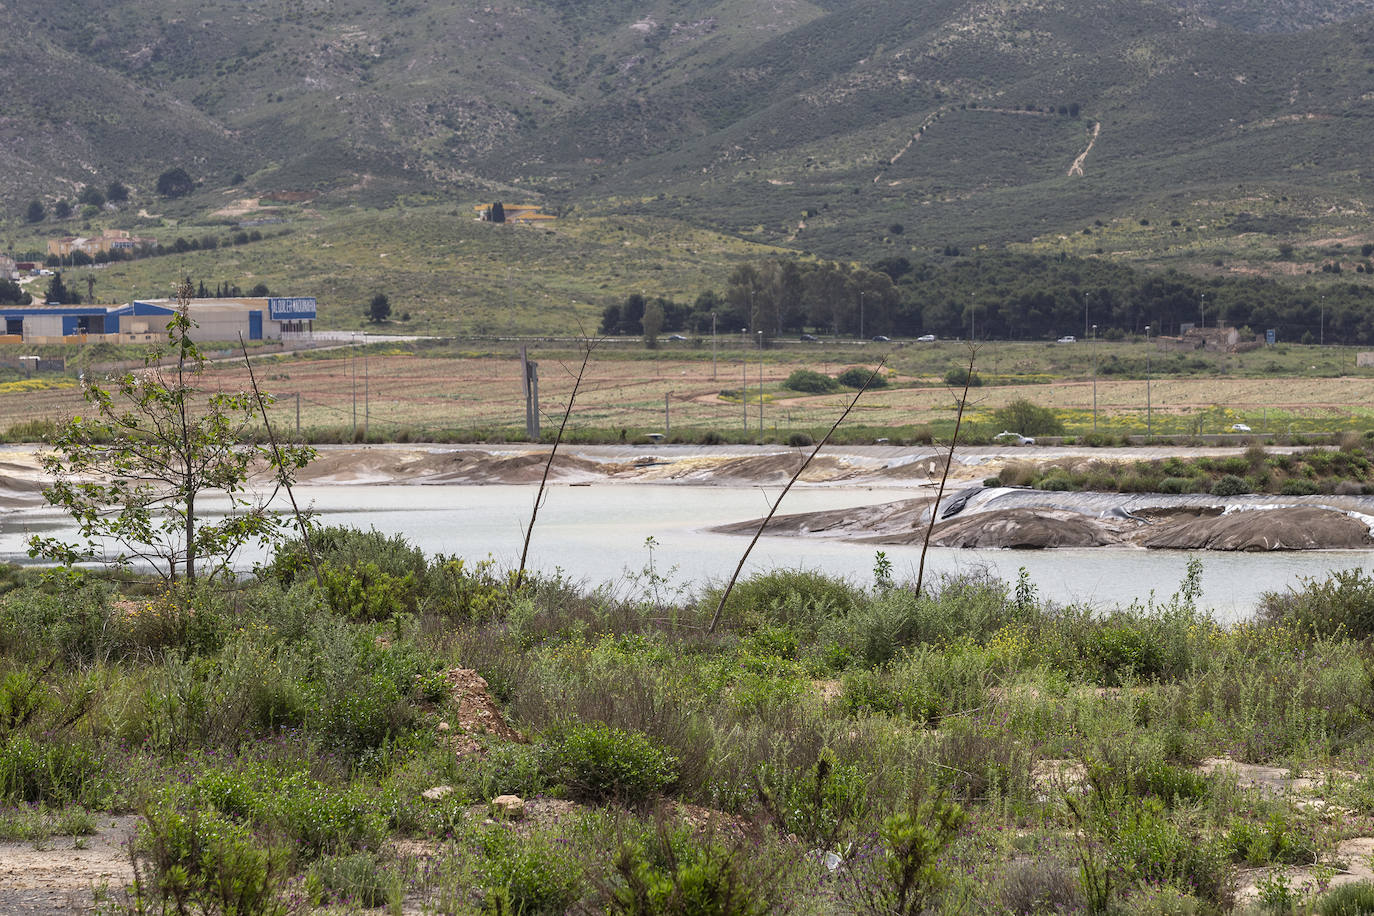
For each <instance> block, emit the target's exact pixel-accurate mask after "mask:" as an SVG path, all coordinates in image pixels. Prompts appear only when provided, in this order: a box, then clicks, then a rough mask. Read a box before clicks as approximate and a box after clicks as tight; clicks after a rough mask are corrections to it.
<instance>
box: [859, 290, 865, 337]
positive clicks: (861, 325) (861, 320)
mask: <svg viewBox="0 0 1374 916" xmlns="http://www.w3.org/2000/svg"><path fill="white" fill-rule="evenodd" d="M863 338H864V291H863V290H859V339H860V340H863Z"/></svg>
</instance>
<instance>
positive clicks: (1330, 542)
mask: <svg viewBox="0 0 1374 916" xmlns="http://www.w3.org/2000/svg"><path fill="white" fill-rule="evenodd" d="M1138 543H1139V544H1140V545H1141V546H1144V547H1152V548H1172V549H1179V550H1248V551H1257V550H1334V549H1343V548H1358V547H1369V546H1370V545H1371V544H1374V538H1371V537H1370V535H1369V528H1368V526H1366V525H1365V523H1364V522H1362V521H1360V520H1359V519H1355V518H1351V517H1350V516H1349V515H1346V514H1345V513H1344V512H1337V511H1335V510H1334V509H1318V508H1315V507H1310V508H1309V507H1299V508H1280V509H1254V510H1249V511H1244V512H1231V513H1229V514H1226V515H1219V516H1214V517H1211V518H1201V517H1194V518H1175V519H1173V520H1171V521H1168V522H1163V523H1161V524H1159V525H1156V526H1154V527H1152V528H1151V529H1149V531H1148V533H1146V534H1145V536H1144V537H1142V538H1140V539H1139V541H1138Z"/></svg>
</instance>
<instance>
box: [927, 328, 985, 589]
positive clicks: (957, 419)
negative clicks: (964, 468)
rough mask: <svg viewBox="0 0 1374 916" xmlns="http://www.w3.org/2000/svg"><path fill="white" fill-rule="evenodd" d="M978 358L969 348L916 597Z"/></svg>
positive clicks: (971, 345) (974, 351) (975, 352)
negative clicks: (974, 364)
mask: <svg viewBox="0 0 1374 916" xmlns="http://www.w3.org/2000/svg"><path fill="white" fill-rule="evenodd" d="M977 357H978V348H977V347H976V346H974V345H973V344H970V345H969V348H968V369H967V371H965V372H964V390H963V392H962V393H960V395H959V404H958V412H957V413H956V414H955V415H954V435H953V436H951V437H950V440H949V452H948V453H947V454H946V455H945V469H944V470H943V471H941V472H940V487H939V489H938V490H936V492H935V502H933V503H931V504H930V521H929V523H927V524H926V536H925V538H924V539H923V540H922V541H921V561H920V563H919V565H918V566H917V568H916V596H917V597H918V598H919V597H920V595H921V585H922V583H924V582H925V577H926V552H927V551H928V550H930V536H931V534H932V533H933V532H934V531H935V519H936V517H937V513H938V512H939V511H940V500H942V499H944V498H945V482H946V481H948V480H949V468H950V465H952V464H954V447H955V446H956V445H958V444H959V427H960V426H962V425H963V422H964V410H965V409H966V408H967V407H968V389H969V385H970V384H972V383H973V363H974V360H975V359H977Z"/></svg>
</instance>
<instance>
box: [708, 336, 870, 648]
mask: <svg viewBox="0 0 1374 916" xmlns="http://www.w3.org/2000/svg"><path fill="white" fill-rule="evenodd" d="M886 362H887V358H886V357H884V358H883V359H881V360H879V361H878V365H877V366H875V367H874V368H873V371H872V372H870V373H869V375H868V378H867V379H866V380H865V381H864V385H863V387H862V388H860V389H859V390H858V391H857V392H856V393H855V394H854V398H853V400H851V401H850V402H849V406H848V407H846V408H845V409H844V412H843V413H842V414H840V416H839V418H838V419H836V420H835V423H834V424H833V425H832V426H831V427H830V430H829V431H828V432H827V433H826V434H825V436H824V437H822V438H821V441H820V442H817V443H816V447H815V448H814V449H812V450H811V454H810V455H808V456H807V458H806V460H805V461H803V462H802V463H801V465H800V466H799V467H798V468H797V470H796V471H795V472H793V474H792V479H791V480H789V481H787V486H785V487H783V488H782V492H781V493H780V494H778V498H777V500H776V501H774V503H773V507H772V508H771V509H769V510H768V514H767V515H766V516H764V519H763V523H762V524H760V525H759V530H758V531H755V532H754V536H753V538H751V539H750V541H749V546H748V547H746V548H744V555H743V556H741V557H740V558H739V563H738V564H737V565H736V566H735V572H734V575H732V576H731V577H730V581H729V582H727V583H726V585H725V591H723V592H721V595H720V603H719V604H717V605H716V612H715V613H714V614H712V615H711V625H710V626H709V627H707V628H706V632H707V633H714V632H715V631H716V626H717V625H718V624H719V623H720V615H721V614H722V613H723V612H724V611H725V602H726V601H728V600H730V592H732V591H734V588H735V583H736V582H738V581H739V574H740V572H742V571H743V570H744V564H745V562H746V561H748V559H749V554H750V553H751V552H753V550H754V545H755V544H757V543H758V542H759V538H760V537H762V536H763V529H765V528H767V527H768V523H769V522H771V521H772V520H773V515H774V513H776V512H777V511H778V506H780V505H782V501H783V500H784V499H785V498H786V497H787V491H788V490H790V489H792V484H794V483H796V482H797V478H799V477H801V475H802V472H803V471H805V470H806V468H807V465H809V464H811V461H812V460H813V459H814V458H815V457H816V456H817V455H819V454H820V451H821V449H823V448H825V444H826V443H827V442H829V441H830V437H831V436H833V435H835V430H837V429H839V428H840V424H841V423H843V422H844V421H845V418H846V417H848V416H849V412H850V411H852V410H853V409H854V405H856V404H858V403H859V398H861V397H863V394H864V392H865V391H867V390H868V386H869V385H872V384H873V380H874V379H875V378H877V377H878V373H879V372H881V371H882V369H883V364H884V363H886Z"/></svg>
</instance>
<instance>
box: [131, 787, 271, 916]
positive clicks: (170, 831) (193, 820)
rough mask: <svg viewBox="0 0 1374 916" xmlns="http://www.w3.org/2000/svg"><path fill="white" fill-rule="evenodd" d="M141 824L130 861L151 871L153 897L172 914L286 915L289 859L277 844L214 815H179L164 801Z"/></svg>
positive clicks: (192, 812)
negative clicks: (286, 875) (285, 879)
mask: <svg viewBox="0 0 1374 916" xmlns="http://www.w3.org/2000/svg"><path fill="white" fill-rule="evenodd" d="M143 818H144V823H143V824H142V825H140V827H139V831H138V836H137V838H136V840H135V847H134V856H135V858H136V859H137V860H139V861H141V862H142V863H144V865H145V866H148V867H149V871H150V872H151V874H152V888H151V891H152V892H153V893H154V894H155V895H156V896H157V897H158V898H159V899H161V900H162V901H163V902H164V903H171V904H172V905H173V907H174V911H175V912H179V913H186V912H206V913H224V914H226V916H227V914H231V913H235V914H248V913H253V914H263V916H276V914H284V913H286V912H287V907H286V901H285V899H284V894H283V884H284V878H285V874H286V866H287V862H288V860H289V853H288V850H287V849H286V847H285V846H283V845H282V844H281V843H279V842H276V841H274V839H273V838H271V837H269V836H266V835H263V834H259V833H254V832H253V830H252V829H251V828H249V827H248V826H247V825H245V824H242V823H239V822H236V821H233V820H231V819H229V818H226V817H224V816H223V815H221V814H219V813H217V812H215V811H214V810H213V809H209V810H201V809H195V808H191V809H183V808H180V807H178V806H176V805H173V804H171V803H170V802H168V801H165V800H164V801H162V802H159V803H157V804H154V805H153V806H151V807H150V808H148V809H147V810H146V811H145V812H144V814H143Z"/></svg>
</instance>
